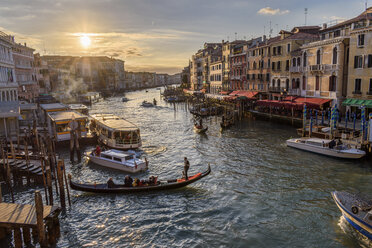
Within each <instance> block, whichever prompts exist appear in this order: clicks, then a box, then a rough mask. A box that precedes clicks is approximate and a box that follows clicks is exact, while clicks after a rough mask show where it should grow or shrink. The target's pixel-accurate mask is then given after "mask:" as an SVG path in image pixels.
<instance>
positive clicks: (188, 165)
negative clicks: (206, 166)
mask: <svg viewBox="0 0 372 248" xmlns="http://www.w3.org/2000/svg"><path fill="white" fill-rule="evenodd" d="M189 168H190V162H189V160H187V158H186V157H185V158H184V166H183V176H184V178H185V179H186V180H189V177H188V176H187V172H188V170H189Z"/></svg>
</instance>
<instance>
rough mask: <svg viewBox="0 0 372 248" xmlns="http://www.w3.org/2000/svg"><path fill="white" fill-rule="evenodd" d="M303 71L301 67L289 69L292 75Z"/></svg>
mask: <svg viewBox="0 0 372 248" xmlns="http://www.w3.org/2000/svg"><path fill="white" fill-rule="evenodd" d="M302 71H303V70H302V67H301V66H295V67H290V68H289V72H294V73H301V72H302Z"/></svg>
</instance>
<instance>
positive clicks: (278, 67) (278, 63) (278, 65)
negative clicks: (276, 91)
mask: <svg viewBox="0 0 372 248" xmlns="http://www.w3.org/2000/svg"><path fill="white" fill-rule="evenodd" d="M276 67H277V69H278V71H280V61H278V62H277V66H276Z"/></svg>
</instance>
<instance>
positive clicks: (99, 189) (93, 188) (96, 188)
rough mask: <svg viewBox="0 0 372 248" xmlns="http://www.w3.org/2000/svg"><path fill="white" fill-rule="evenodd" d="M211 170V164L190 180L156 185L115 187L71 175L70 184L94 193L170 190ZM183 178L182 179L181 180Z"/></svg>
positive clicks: (188, 182)
mask: <svg viewBox="0 0 372 248" xmlns="http://www.w3.org/2000/svg"><path fill="white" fill-rule="evenodd" d="M210 172H211V168H210V166H208V169H207V170H206V171H205V172H203V173H198V174H196V175H194V176H192V177H189V180H187V181H186V180H184V179H174V180H168V181H166V182H160V183H159V184H158V185H154V186H138V187H124V186H123V185H117V187H115V188H108V187H107V184H106V183H105V184H80V183H76V182H73V181H72V180H71V175H69V182H70V186H71V188H72V189H74V190H79V191H84V192H92V193H114V194H118V193H124V194H125V193H126V194H128V193H141V192H151V191H161V190H170V189H177V188H182V187H185V186H187V185H189V184H191V183H194V182H196V181H198V180H200V179H201V178H203V177H205V176H207V175H208V174H209V173H210ZM179 180H181V181H179Z"/></svg>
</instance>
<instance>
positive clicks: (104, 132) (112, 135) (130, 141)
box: [91, 114, 142, 150]
mask: <svg viewBox="0 0 372 248" xmlns="http://www.w3.org/2000/svg"><path fill="white" fill-rule="evenodd" d="M91 117H92V120H91V131H92V132H95V133H96V135H97V137H98V141H99V142H102V143H103V144H104V145H106V146H108V147H110V148H114V149H120V150H128V149H136V148H139V147H141V146H142V141H141V136H140V130H139V128H138V127H137V126H136V125H134V124H133V123H131V122H129V121H127V120H124V119H122V118H120V117H118V116H116V115H113V114H95V115H91Z"/></svg>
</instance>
